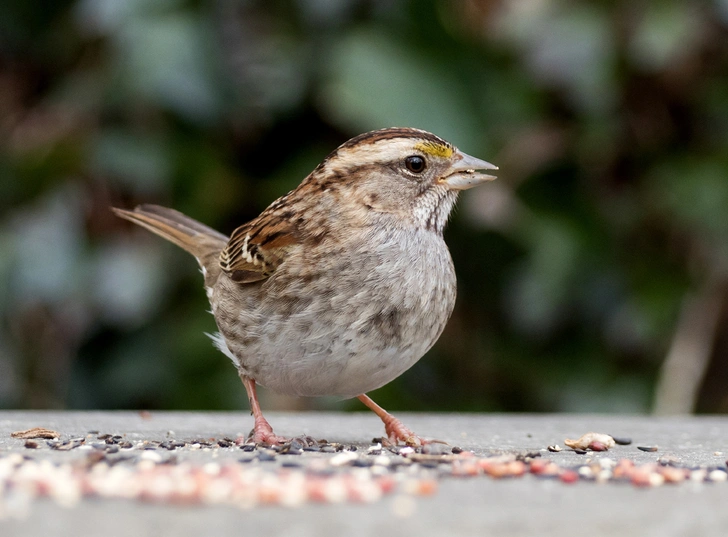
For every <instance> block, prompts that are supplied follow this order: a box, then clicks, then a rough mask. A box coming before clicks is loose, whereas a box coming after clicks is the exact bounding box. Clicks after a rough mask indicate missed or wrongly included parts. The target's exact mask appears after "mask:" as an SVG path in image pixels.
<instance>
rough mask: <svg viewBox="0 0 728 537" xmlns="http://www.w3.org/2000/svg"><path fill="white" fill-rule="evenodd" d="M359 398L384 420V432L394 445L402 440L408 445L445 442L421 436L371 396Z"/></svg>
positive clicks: (358, 397) (359, 396) (363, 395)
mask: <svg viewBox="0 0 728 537" xmlns="http://www.w3.org/2000/svg"><path fill="white" fill-rule="evenodd" d="M357 399H359V401H361V402H362V403H364V404H365V405H366V406H367V407H369V408H370V409H371V410H372V411H374V413H375V414H376V415H377V416H379V418H380V419H381V420H382V421H383V422H384V432H385V433H387V439H388V440H389V441H390V442H391V443H392V444H394V445H397V444H398V443H399V442H400V441H401V442H404V443H405V444H407V445H408V446H423V445H425V444H432V443H443V444H444V442H442V441H441V440H426V439H424V438H420V437H419V436H417V435H416V434H415V433H413V432H412V431H411V430H409V429H408V428H407V427H405V426H404V424H402V422H401V421H399V420H398V419H397V418H395V417H394V416H392V415H391V414H390V413H389V412H387V411H386V410H384V409H383V408H382V407H380V406H379V405H378V404H377V403H375V402H374V401H372V399H371V397H369V396H368V395H366V394H361V395H358V396H357Z"/></svg>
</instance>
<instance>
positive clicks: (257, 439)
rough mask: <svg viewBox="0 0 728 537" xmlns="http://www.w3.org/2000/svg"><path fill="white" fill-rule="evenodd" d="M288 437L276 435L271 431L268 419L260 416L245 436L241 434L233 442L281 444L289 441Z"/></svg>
mask: <svg viewBox="0 0 728 537" xmlns="http://www.w3.org/2000/svg"><path fill="white" fill-rule="evenodd" d="M290 441H291V439H290V438H286V437H285V436H278V435H277V434H275V433H274V432H273V427H271V426H270V423H268V420H266V419H265V418H263V417H262V416H260V417H259V418H256V420H255V426H254V428H253V430H252V431H250V434H248V437H247V438H243V437H242V436H241V437H240V438H238V439H237V440H236V441H235V443H237V444H264V445H268V446H275V445H282V444H286V443H288V442H290Z"/></svg>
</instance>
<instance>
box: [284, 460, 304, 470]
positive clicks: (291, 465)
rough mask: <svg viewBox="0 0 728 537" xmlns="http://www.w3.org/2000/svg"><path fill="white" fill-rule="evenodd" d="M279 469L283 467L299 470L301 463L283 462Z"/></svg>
mask: <svg viewBox="0 0 728 537" xmlns="http://www.w3.org/2000/svg"><path fill="white" fill-rule="evenodd" d="M281 467H283V468H300V467H301V463H300V462H296V461H294V460H291V459H288V460H287V461H283V462H282V463H281Z"/></svg>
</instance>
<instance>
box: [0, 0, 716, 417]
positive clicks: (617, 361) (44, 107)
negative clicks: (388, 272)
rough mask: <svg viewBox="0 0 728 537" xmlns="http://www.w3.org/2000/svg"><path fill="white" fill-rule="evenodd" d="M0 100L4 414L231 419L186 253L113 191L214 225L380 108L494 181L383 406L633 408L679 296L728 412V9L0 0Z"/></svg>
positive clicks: (655, 371)
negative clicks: (493, 169) (443, 309)
mask: <svg viewBox="0 0 728 537" xmlns="http://www.w3.org/2000/svg"><path fill="white" fill-rule="evenodd" d="M0 96H1V97H0V407H3V406H4V407H39V408H49V407H51V408H163V409H203V408H204V409H237V408H244V407H245V405H246V403H245V396H244V391H243V389H242V386H240V383H239V380H238V378H237V375H235V373H234V371H233V369H232V367H231V366H230V364H229V362H228V360H227V359H226V358H224V357H223V356H222V355H221V354H220V353H218V352H217V351H215V350H214V349H213V347H212V345H211V344H210V342H209V340H208V339H207V338H206V337H205V336H204V335H203V332H211V331H213V330H214V329H215V328H214V322H213V319H212V317H211V316H210V315H209V314H208V313H206V310H207V309H208V305H207V304H206V302H205V296H204V293H203V292H202V289H201V278H200V276H199V274H198V273H197V267H196V266H195V263H194V261H193V260H192V259H190V258H188V257H187V256H186V254H184V253H183V252H181V251H177V250H176V249H174V247H172V246H170V245H168V244H166V243H164V242H163V241H162V240H160V239H158V238H156V237H153V236H151V235H150V234H148V233H146V232H145V231H143V230H138V229H132V228H131V226H128V225H126V224H125V223H124V222H122V221H119V220H118V219H115V218H114V217H113V216H112V214H111V213H110V212H109V210H108V207H109V206H110V205H118V206H133V205H134V204H136V203H141V202H152V203H159V204H163V205H168V206H172V207H175V208H177V209H179V210H181V211H183V212H185V213H187V214H189V215H191V216H193V217H195V218H197V219H199V220H201V221H203V222H206V223H207V224H209V225H212V226H213V227H216V228H217V229H220V230H222V231H224V232H230V231H231V230H232V229H233V228H234V227H236V226H237V225H239V224H240V223H242V222H244V221H246V220H247V219H250V218H252V217H254V216H255V215H256V214H257V213H258V212H259V211H260V210H262V209H263V208H264V207H265V206H266V205H267V204H268V203H270V202H271V201H272V200H273V199H275V198H276V197H277V196H280V195H282V194H284V193H285V192H287V191H288V190H289V189H291V188H293V187H294V186H295V185H296V184H298V183H299V182H300V181H301V179H302V178H303V177H305V175H306V174H307V173H308V172H309V171H311V170H312V169H313V167H314V166H315V165H316V164H317V163H318V162H319V161H320V160H321V159H322V158H323V157H324V156H325V155H326V154H327V153H328V152H329V151H331V150H332V149H333V148H335V147H336V146H337V145H338V144H339V143H341V142H343V141H345V140H346V139H347V138H349V137H351V136H353V135H356V134H358V133H360V132H364V131H366V130H370V129H374V128H380V127H384V126H395V125H399V126H413V127H419V128H424V129H428V130H431V131H433V132H435V133H437V134H438V135H440V136H442V137H444V138H446V139H448V140H450V141H452V142H453V143H455V144H456V145H458V146H459V147H461V148H462V149H463V150H465V151H466V152H468V153H471V154H474V155H476V156H479V157H481V158H485V159H487V160H489V161H492V162H494V163H496V164H498V165H499V166H500V168H501V171H500V173H499V180H498V181H496V182H494V183H492V184H490V185H487V186H484V187H481V188H479V189H476V190H474V191H470V192H468V193H466V194H465V195H464V197H463V199H462V200H461V203H460V205H459V209H458V211H457V213H456V214H455V216H454V218H453V222H452V224H451V225H450V227H449V229H448V230H447V232H446V239H447V241H448V243H449V244H450V246H451V251H452V254H453V257H454V260H455V266H456V269H457V272H458V276H459V296H458V304H457V307H456V311H455V313H454V315H453V318H452V320H451V322H450V324H449V326H448V328H447V329H446V331H445V333H444V335H443V336H442V338H441V340H440V341H439V342H438V344H437V345H436V346H435V348H434V349H433V350H432V351H431V352H430V353H429V354H428V356H426V357H425V358H424V359H423V360H421V361H420V362H419V363H418V364H417V365H416V366H415V367H413V368H412V369H411V370H410V371H409V372H408V373H406V374H405V375H403V376H402V377H401V378H399V379H397V380H396V381H394V382H393V383H391V384H390V385H389V386H386V387H384V388H382V389H381V390H379V391H378V393H376V394H374V397H375V398H376V399H377V400H378V401H379V402H380V403H381V404H383V406H385V407H389V408H391V409H404V408H406V409H412V410H417V409H427V410H509V411H512V410H516V411H625V412H635V411H647V410H650V409H651V408H652V401H653V397H654V393H655V390H658V389H659V385H660V380H659V379H660V378H661V376H660V371H661V367H662V364H663V361H664V360H665V357H666V356H667V355H668V353H669V352H670V349H674V348H679V349H682V348H683V347H680V346H679V345H677V347H676V341H677V340H676V338H677V334H678V333H680V330H678V328H679V326H680V323H682V322H689V321H690V317H691V314H690V311H692V310H688V311H687V313H686V310H685V306H684V305H685V303H686V301H687V300H688V299H691V300H693V299H695V300H697V303H698V304H700V299H701V297H702V298H703V299H707V298H709V299H711V300H713V301H715V300H718V303H719V305H720V307H719V308H718V309H717V310H716V313H715V315H717V316H718V317H717V318H716V319H715V322H714V323H713V324H711V325H710V326H714V327H715V329H713V330H705V331H702V332H706V333H705V334H703V333H702V332H701V335H700V336H699V340H698V341H693V342H692V343H693V345H692V346H691V345H690V344H688V345H687V347H685V348H687V349H689V350H690V349H704V352H702V355H703V358H704V359H705V360H704V361H705V363H704V364H702V365H699V364H697V361H696V359H694V357H693V355H692V354H690V352H687V353H683V355H680V353H678V354H677V355H676V356H677V358H678V362H680V363H683V364H687V365H688V366H690V365H691V364H692V365H695V366H696V367H701V368H702V369H700V371H699V375H698V384H697V396H696V397H695V398H694V400H691V401H689V406H690V408H691V409H697V410H701V411H709V412H716V411H718V412H725V411H728V391H727V390H726V388H725V386H726V385H728V383H726V380H727V377H728V360H727V356H728V307H726V298H728V291H727V290H728V284H727V282H728V2H726V0H712V1H710V0H706V1H701V2H692V1H688V0H653V1H651V2H647V3H639V2H637V3H634V2H600V1H593V2H586V1H583V2H577V1H573V0H572V1H570V0H518V1H510V2H509V1H501V2H494V1H487V0H468V1H465V0H463V1H451V2H448V1H445V0H421V1H417V0H407V1H406V0H402V1H395V2H386V1H383V0H369V1H366V0H287V1H282V0H281V1H269V2H264V1H253V0H247V1H246V0H218V1H202V0H196V1H193V0H156V1H154V2H149V1H146V0H57V1H55V2H53V1H51V2H27V1H26V0H4V2H2V5H0ZM696 297H697V298H696ZM691 303H692V304H694V303H695V302H694V301H693V302H691ZM698 310H699V308H698ZM686 319H687V320H686ZM687 333H688V334H690V333H691V332H690V331H687ZM697 337H698V336H696V338H697ZM701 345H702V346H701ZM699 355H700V353H699V352H697V353H696V354H695V356H699ZM686 382H687V379H686ZM667 395H668V398H669V397H670V396H671V394H670V393H668V394H667ZM265 397H266V398H267V399H268V400H267V401H266V402H264V405H267V408H270V407H279V408H290V407H291V405H298V406H299V407H304V406H309V407H310V406H314V407H318V408H343V407H346V408H357V406H356V405H355V404H350V403H348V402H347V403H344V402H340V401H328V400H316V401H297V402H296V401H291V400H287V399H282V398H276V397H275V396H273V395H272V394H270V393H266V394H265Z"/></svg>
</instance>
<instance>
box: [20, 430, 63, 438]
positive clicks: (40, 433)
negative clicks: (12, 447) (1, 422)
mask: <svg viewBox="0 0 728 537" xmlns="http://www.w3.org/2000/svg"><path fill="white" fill-rule="evenodd" d="M10 436H12V437H13V438H20V439H32V438H44V439H52V438H59V437H60V436H61V433H59V432H57V431H53V430H52V429H46V428H44V427H33V428H32V429H26V430H25V431H15V432H13V433H10Z"/></svg>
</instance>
